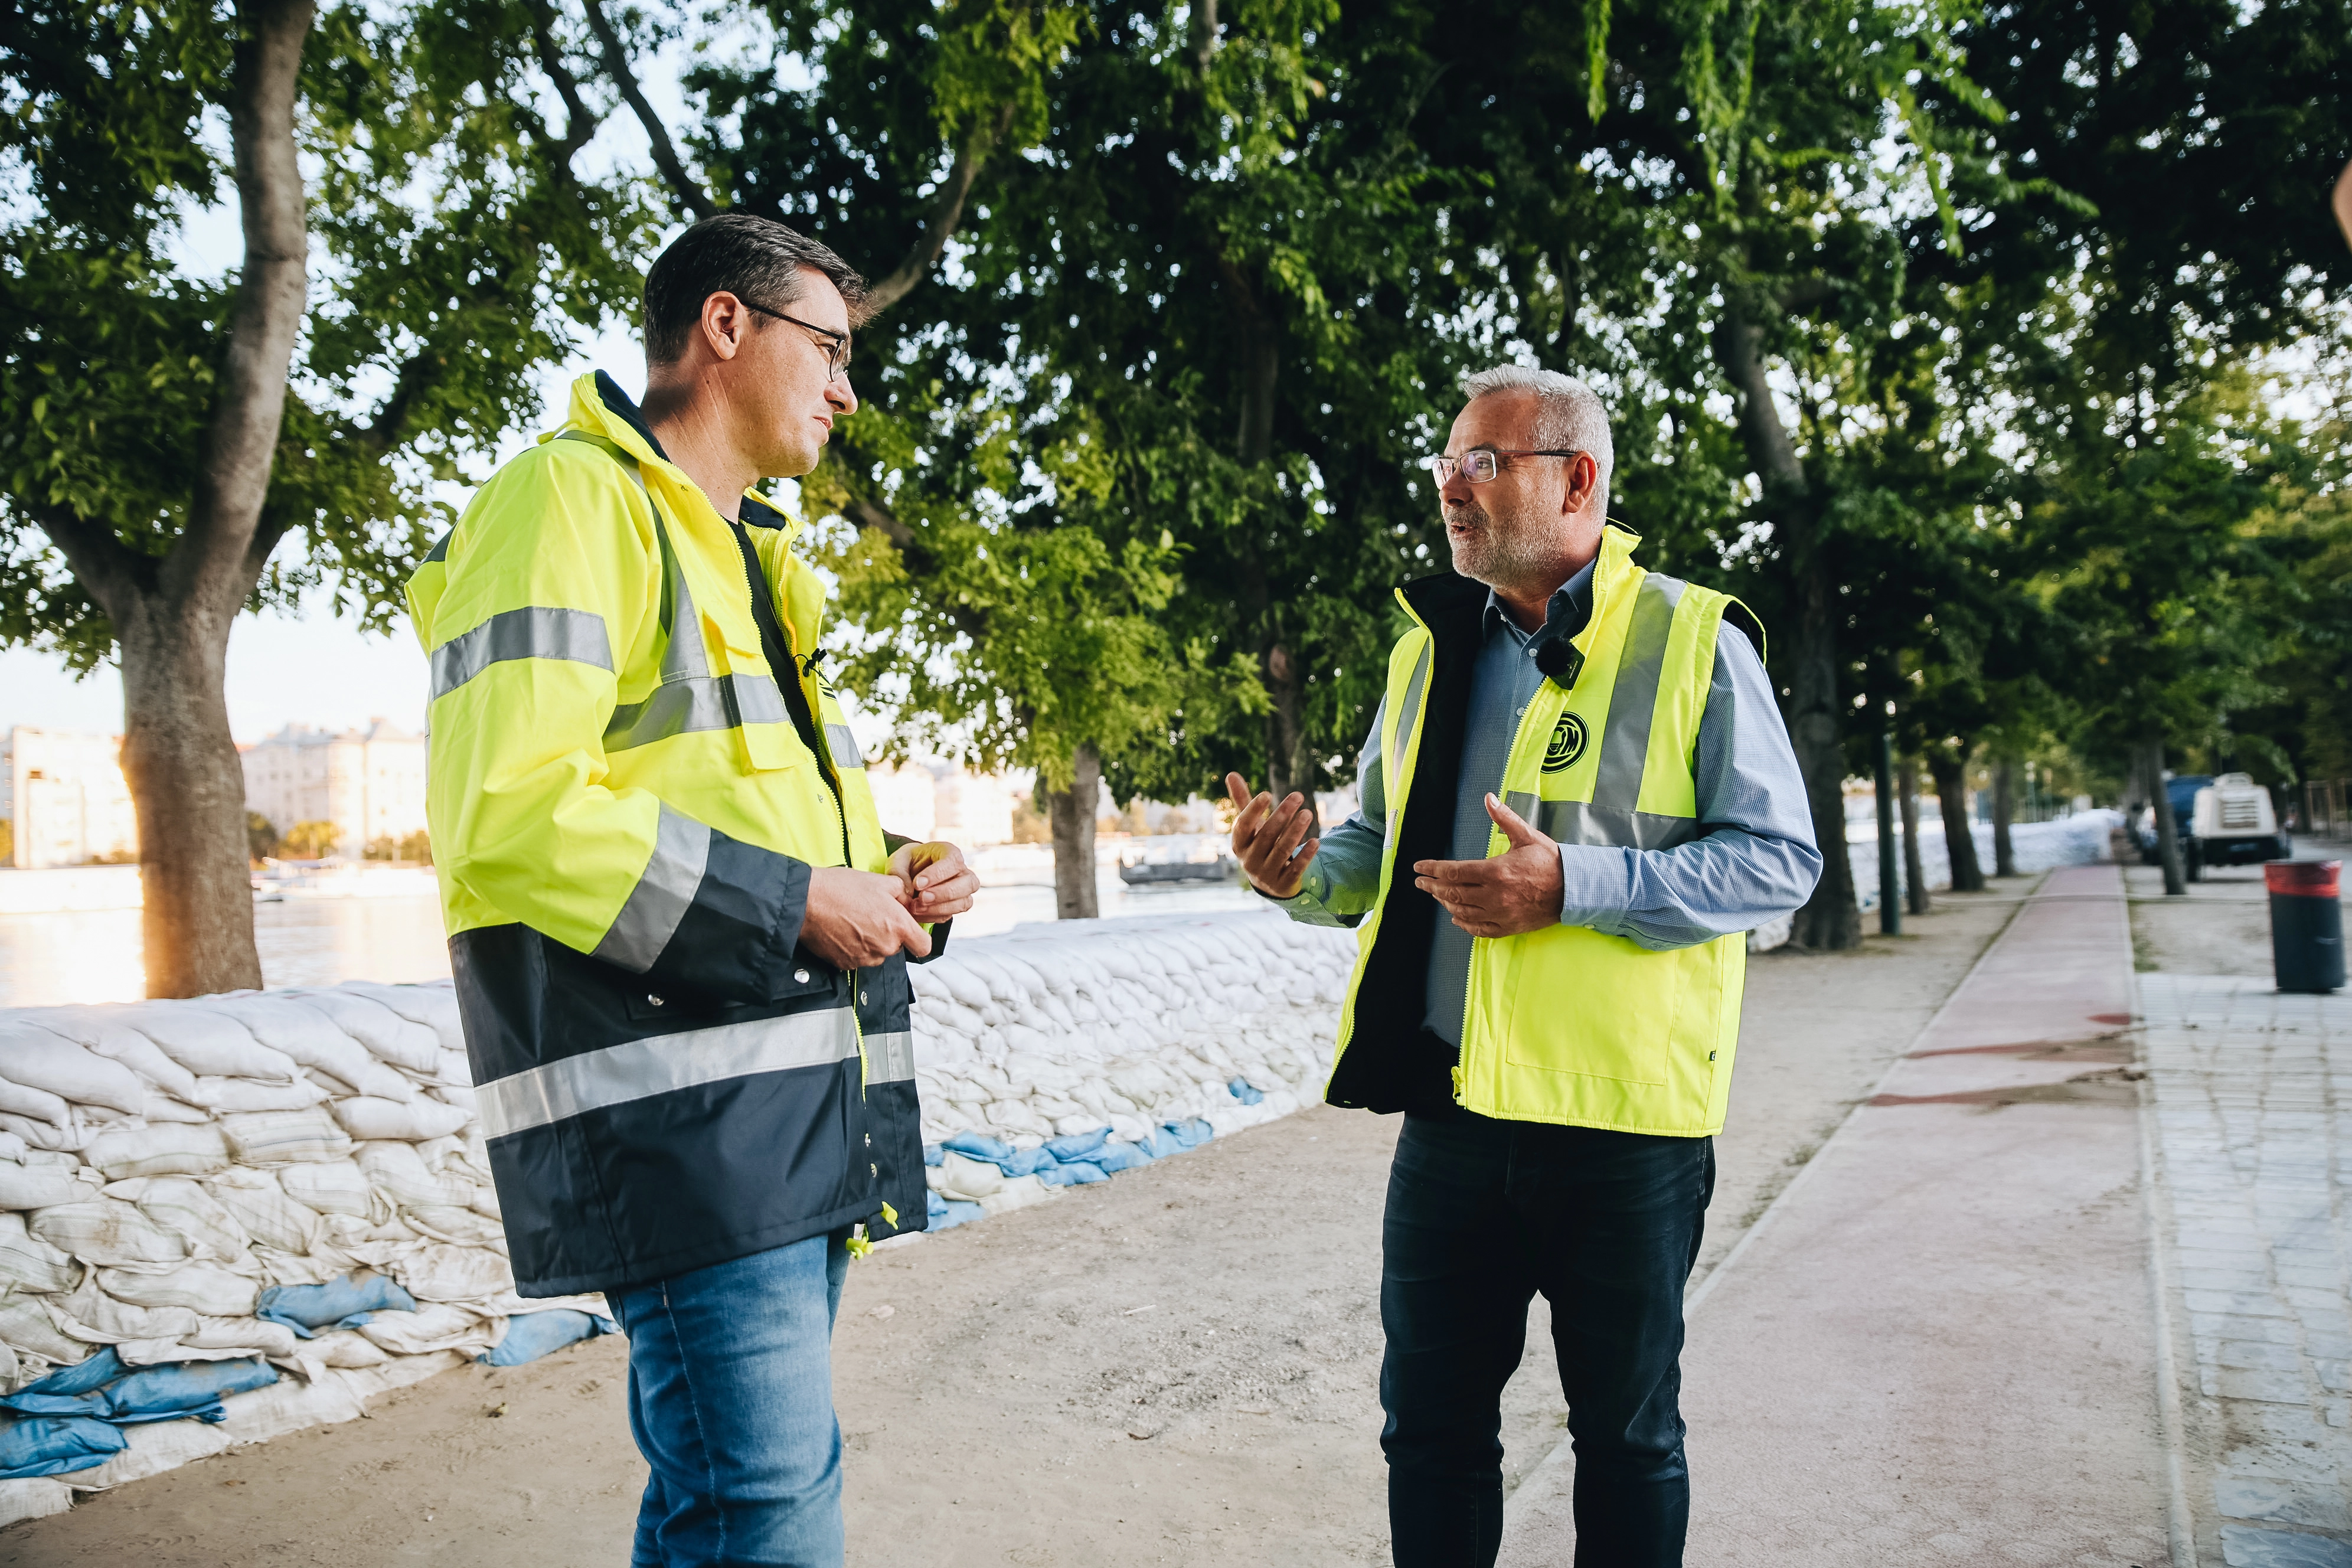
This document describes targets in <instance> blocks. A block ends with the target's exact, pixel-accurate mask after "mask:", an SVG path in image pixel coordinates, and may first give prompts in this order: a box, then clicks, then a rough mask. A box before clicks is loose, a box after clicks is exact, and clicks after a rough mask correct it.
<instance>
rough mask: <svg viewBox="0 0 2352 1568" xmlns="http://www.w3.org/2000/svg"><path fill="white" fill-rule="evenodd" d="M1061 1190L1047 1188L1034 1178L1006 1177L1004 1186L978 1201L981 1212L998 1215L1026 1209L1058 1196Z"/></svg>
mask: <svg viewBox="0 0 2352 1568" xmlns="http://www.w3.org/2000/svg"><path fill="white" fill-rule="evenodd" d="M1060 1193H1061V1189H1060V1188H1058V1187H1049V1186H1047V1185H1046V1184H1045V1183H1044V1182H1042V1181H1040V1180H1038V1179H1037V1178H1036V1177H1035V1176H1007V1177H1006V1178H1005V1179H1004V1184H1003V1186H1001V1187H999V1188H997V1190H996V1191H994V1192H992V1193H991V1194H988V1196H986V1197H984V1198H982V1199H980V1200H979V1203H980V1208H981V1212H982V1214H989V1215H1000V1214H1003V1213H1004V1212H1005V1211H1006V1210H1008V1209H1023V1208H1027V1207H1028V1206H1029V1205H1031V1204H1042V1203H1044V1202H1045V1200H1046V1199H1048V1198H1052V1197H1057V1196H1059V1195H1060Z"/></svg>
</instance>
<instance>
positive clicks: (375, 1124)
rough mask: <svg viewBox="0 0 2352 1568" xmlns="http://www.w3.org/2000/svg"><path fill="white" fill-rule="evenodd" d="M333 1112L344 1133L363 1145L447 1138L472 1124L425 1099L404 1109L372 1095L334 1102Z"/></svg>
mask: <svg viewBox="0 0 2352 1568" xmlns="http://www.w3.org/2000/svg"><path fill="white" fill-rule="evenodd" d="M334 1111H335V1120H336V1121H339V1122H341V1124H342V1128H343V1131H346V1132H348V1133H350V1134H351V1135H352V1137H353V1138H356V1139H361V1140H363V1141H364V1140H372V1139H379V1138H384V1139H399V1140H402V1141H404V1142H410V1143H422V1142H425V1140H427V1139H430V1138H441V1137H446V1135H448V1134H449V1133H452V1132H455V1131H457V1129H459V1128H461V1127H463V1126H465V1125H466V1124H467V1122H469V1121H472V1120H473V1118H472V1117H471V1116H469V1115H468V1114H467V1113H466V1112H465V1111H463V1110H459V1109H458V1108H457V1107H456V1106H454V1105H448V1104H445V1103H444V1102H442V1101H440V1100H434V1099H430V1098H428V1097H425V1096H419V1097H418V1098H417V1099H415V1100H410V1101H409V1102H408V1103H406V1104H402V1103H400V1102H399V1101H397V1100H380V1099H378V1098H376V1097H375V1096H373V1095H364V1094H362V1095H353V1096H352V1098H351V1099H349V1100H337V1101H335V1104H334Z"/></svg>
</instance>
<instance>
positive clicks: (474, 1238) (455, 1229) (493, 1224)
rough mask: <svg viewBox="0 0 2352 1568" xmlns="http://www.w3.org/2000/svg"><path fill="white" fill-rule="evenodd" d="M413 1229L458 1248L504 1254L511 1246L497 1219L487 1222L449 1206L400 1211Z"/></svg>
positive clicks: (420, 1234) (464, 1209)
mask: <svg viewBox="0 0 2352 1568" xmlns="http://www.w3.org/2000/svg"><path fill="white" fill-rule="evenodd" d="M400 1217H401V1218H403V1219H404V1220H406V1221H407V1222H408V1224H409V1226H410V1228H412V1229H413V1230H415V1232H416V1233H417V1234H418V1235H419V1236H422V1237H426V1238H427V1239H429V1240H433V1241H446V1242H448V1243H449V1244H450V1245H452V1246H455V1247H491V1248H493V1249H499V1250H502V1249H504V1247H506V1244H507V1236H506V1229H505V1227H504V1226H501V1225H499V1222H498V1221H496V1220H493V1219H485V1218H484V1217H482V1216H481V1215H478V1214H476V1213H475V1212H474V1211H473V1210H472V1209H470V1208H452V1207H450V1206H449V1205H446V1204H419V1205H415V1207H413V1208H404V1209H403V1210H401V1211H400Z"/></svg>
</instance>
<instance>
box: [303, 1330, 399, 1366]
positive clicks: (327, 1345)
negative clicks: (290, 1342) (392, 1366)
mask: <svg viewBox="0 0 2352 1568" xmlns="http://www.w3.org/2000/svg"><path fill="white" fill-rule="evenodd" d="M285 1353H286V1354H287V1355H289V1356H290V1357H292V1358H293V1359H294V1360H295V1361H297V1362H299V1363H301V1364H302V1365H303V1366H304V1367H305V1368H306V1369H308V1368H314V1367H332V1368H336V1369H338V1370H341V1371H357V1370H359V1369H360V1368H362V1367H369V1366H382V1365H383V1363H385V1362H386V1361H388V1360H390V1359H391V1357H390V1356H389V1355H388V1354H387V1353H386V1352H385V1351H384V1348H383V1346H382V1345H379V1344H377V1343H376V1342H374V1341H373V1340H371V1339H369V1338H368V1337H367V1336H366V1335H365V1334H362V1333H361V1332H359V1331H357V1330H355V1329H330V1330H327V1331H323V1332H321V1333H320V1335H319V1336H318V1337H317V1338H316V1339H313V1340H311V1341H310V1342H309V1343H307V1344H303V1345H299V1346H297V1347H295V1348H294V1349H292V1350H289V1351H288V1352H285ZM312 1375H314V1376H315V1375H316V1373H312Z"/></svg>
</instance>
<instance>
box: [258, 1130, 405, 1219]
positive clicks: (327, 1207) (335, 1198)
mask: <svg viewBox="0 0 2352 1568" xmlns="http://www.w3.org/2000/svg"><path fill="white" fill-rule="evenodd" d="M400 1147H402V1148H404V1149H405V1148H407V1147H408V1145H407V1144H405V1143H404V1144H402V1145H400ZM278 1184H279V1185H280V1186H282V1187H284V1188H285V1189H286V1195H287V1196H288V1197H289V1198H292V1199H293V1200H294V1201H295V1202H296V1203H298V1204H301V1205H304V1206H306V1207H309V1208H314V1209H317V1210H318V1211H319V1212H320V1214H339V1215H350V1216H352V1218H355V1219H362V1220H366V1221H368V1222H369V1223H370V1224H373V1223H374V1222H375V1221H377V1220H380V1219H384V1218H388V1217H389V1210H387V1209H386V1208H385V1207H384V1205H383V1200H382V1199H381V1198H379V1197H377V1196H376V1194H375V1189H374V1188H373V1186H372V1185H370V1184H369V1182H368V1179H367V1174H366V1173H365V1172H363V1171H362V1170H361V1169H360V1167H359V1162H358V1161H356V1160H330V1161H327V1162H325V1163H320V1164H307V1165H288V1166H286V1167H285V1168H284V1169H283V1170H281V1171H279V1172H278Z"/></svg>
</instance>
